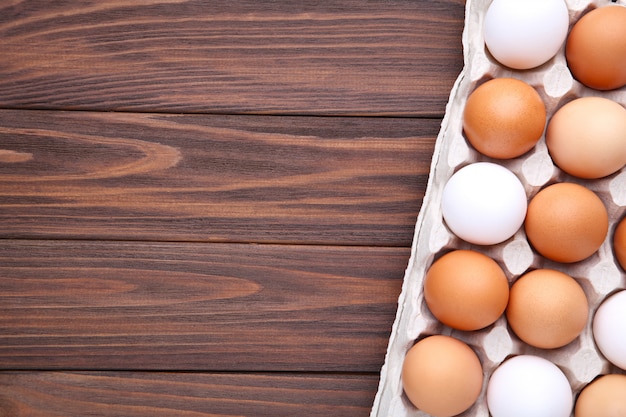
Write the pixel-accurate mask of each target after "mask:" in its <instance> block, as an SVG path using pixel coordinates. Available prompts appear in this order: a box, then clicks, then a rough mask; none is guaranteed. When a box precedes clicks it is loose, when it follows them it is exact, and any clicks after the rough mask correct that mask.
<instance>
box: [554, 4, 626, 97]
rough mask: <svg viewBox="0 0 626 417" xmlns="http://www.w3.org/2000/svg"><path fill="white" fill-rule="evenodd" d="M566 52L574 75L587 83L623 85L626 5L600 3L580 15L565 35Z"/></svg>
mask: <svg viewBox="0 0 626 417" xmlns="http://www.w3.org/2000/svg"><path fill="white" fill-rule="evenodd" d="M565 56H566V58H567V65H568V67H569V68H570V70H571V71H572V74H573V75H574V77H575V78H576V79H577V80H578V81H580V82H581V83H583V84H585V85H586V86H587V87H591V88H595V89H597V90H612V89H615V88H620V87H622V86H624V85H626V7H624V6H619V5H610V6H605V7H600V8H597V9H594V10H592V11H590V12H589V13H587V14H585V15H584V16H583V17H581V18H580V20H578V22H576V24H574V26H573V27H572V30H571V31H570V33H569V35H568V37H567V42H566V45H565Z"/></svg>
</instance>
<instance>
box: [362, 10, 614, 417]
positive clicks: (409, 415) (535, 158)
mask: <svg viewBox="0 0 626 417" xmlns="http://www.w3.org/2000/svg"><path fill="white" fill-rule="evenodd" d="M490 3H491V0H468V1H467V2H466V14H465V28H464V31H463V51H464V60H465V61H464V63H465V65H464V68H463V71H462V72H461V74H460V75H459V77H458V78H457V80H456V82H455V84H454V87H453V89H452V91H451V94H450V99H449V101H448V104H447V106H446V113H445V116H444V119H443V121H442V125H441V130H440V132H439V135H438V137H437V142H436V144H435V150H434V154H433V160H432V162H431V170H430V177H429V182H428V186H427V190H426V195H425V197H424V202H423V205H422V208H421V210H420V213H419V216H418V219H417V222H416V226H415V232H414V238H413V244H412V249H411V258H410V260H409V263H408V266H407V269H406V271H405V276H404V281H403V287H402V292H401V294H400V297H399V300H398V311H397V314H396V319H395V322H394V324H393V327H392V333H391V337H390V339H389V345H388V349H387V354H386V358H385V364H384V365H383V368H382V369H381V375H380V382H379V388H378V392H377V395H376V398H375V401H374V405H373V408H372V411H371V417H386V416H393V417H404V416H406V417H423V416H428V414H426V413H424V412H422V411H420V410H417V409H416V408H415V407H414V406H413V405H412V404H411V403H410V402H409V401H408V399H407V398H406V396H405V394H404V393H403V389H402V381H401V371H402V364H403V360H404V356H405V354H406V352H407V351H408V350H409V348H410V347H411V346H413V344H414V343H415V342H417V341H419V340H420V339H423V338H424V337H427V336H430V335H434V334H444V335H450V336H453V337H455V338H457V339H459V340H462V341H464V342H466V343H467V344H468V345H469V346H470V347H472V348H473V349H474V351H475V352H476V353H477V354H478V357H479V358H480V360H481V363H482V365H483V372H484V376H485V378H484V382H483V387H482V391H481V394H480V397H479V399H478V401H477V402H476V403H475V404H474V406H472V407H471V408H470V409H469V410H467V411H465V412H464V413H462V414H460V415H459V416H461V417H487V416H489V411H488V408H487V404H486V399H485V392H486V387H487V383H488V381H489V377H490V375H491V374H492V373H493V371H494V370H495V369H496V368H497V367H498V366H499V365H500V364H501V363H502V362H503V361H504V360H506V359H507V358H509V357H511V356H515V355H520V354H532V355H537V356H541V357H544V358H546V359H548V360H550V361H552V362H553V363H554V364H556V365H557V366H558V367H559V368H560V369H561V370H562V371H563V372H564V373H565V375H566V377H567V378H568V380H569V382H570V384H571V387H572V390H573V393H574V395H575V396H576V395H577V394H578V393H579V392H580V390H582V388H584V386H585V385H587V384H588V383H589V382H591V381H592V380H593V379H594V378H596V377H597V376H598V375H601V374H606V373H621V374H624V373H626V372H625V371H623V370H621V369H619V368H617V367H616V366H613V365H612V364H610V363H609V362H608V361H607V360H606V359H605V358H604V357H603V356H602V355H601V354H600V353H599V352H598V350H597V348H596V346H595V343H594V340H593V334H592V330H591V323H592V318H593V314H594V312H595V310H596V309H597V307H598V306H599V305H600V303H601V302H602V301H603V300H604V299H605V298H606V297H607V296H608V295H610V294H612V293H614V292H616V291H618V290H619V289H623V288H626V273H625V272H624V271H623V270H622V269H620V268H619V267H618V266H617V263H616V260H615V258H614V253H613V249H612V237H613V231H614V229H615V226H616V224H617V223H618V221H619V220H620V219H622V218H623V217H624V216H625V215H626V168H622V169H621V170H620V171H619V172H617V173H615V174H613V175H611V176H608V177H606V178H602V179H598V180H582V179H579V178H576V177H573V176H571V175H568V174H566V173H564V172H563V171H561V170H560V169H559V168H558V167H556V166H555V165H554V163H553V162H552V159H551V158H550V155H549V153H548V149H547V147H546V144H545V136H543V137H542V138H541V139H540V141H539V142H538V143H537V145H536V146H535V147H534V148H533V149H532V150H531V151H529V152H528V153H526V154H525V155H522V156H521V157H518V158H514V159H511V160H495V159H492V158H489V157H486V156H484V155H481V154H480V153H478V152H477V151H476V150H475V149H473V148H472V147H471V146H470V145H469V144H468V142H467V141H466V140H465V138H464V136H463V126H462V123H463V117H462V113H463V109H464V104H465V102H466V100H467V97H468V96H469V94H470V93H471V92H472V91H473V90H474V89H475V88H476V87H477V86H479V85H480V84H482V83H483V82H485V81H488V80H489V79H492V78H503V77H512V78H517V79H520V80H522V81H525V82H527V83H528V84H530V85H531V86H533V87H534V88H535V89H536V90H537V91H538V92H539V94H540V96H541V97H542V99H543V101H544V103H545V105H546V110H547V116H548V120H550V117H551V116H552V115H553V114H554V112H555V111H556V110H558V109H559V108H560V107H561V106H563V105H564V104H566V103H567V102H569V101H571V100H573V99H576V98H579V97H586V96H601V97H606V98H609V99H611V100H614V101H616V102H618V103H620V104H621V105H622V106H625V107H626V87H623V88H621V89H618V90H614V91H608V92H601V91H597V90H593V89H590V88H588V87H585V86H584V85H582V84H580V83H579V82H578V81H576V80H575V79H574V78H573V77H572V75H571V73H570V71H569V69H568V67H567V62H566V59H565V51H564V46H563V47H561V49H560V50H559V52H558V53H557V55H556V56H555V57H554V58H552V59H551V60H550V61H548V62H547V63H545V64H543V65H541V66H540V67H538V68H534V69H531V70H524V71H519V70H512V69H509V68H506V67H504V66H502V65H500V64H499V63H498V62H497V61H496V60H495V59H493V57H492V56H491V55H490V54H489V52H488V51H487V50H486V47H485V45H484V41H483V35H482V25H483V18H484V15H485V12H486V11H487V8H488V6H489V4H490ZM566 3H567V6H568V9H569V14H570V29H571V27H572V25H573V24H574V23H575V22H576V21H577V20H578V19H579V18H580V17H581V16H582V15H583V14H585V13H586V12H588V11H590V10H591V9H594V8H597V7H602V6H606V5H609V4H612V3H615V2H611V1H608V0H604V1H601V0H592V1H589V0H566ZM617 4H621V5H626V0H620V1H618V2H617ZM480 161H489V162H495V163H498V164H500V165H502V166H505V167H506V168H508V169H510V170H511V171H512V172H514V173H515V174H516V175H517V176H518V177H519V178H520V180H521V181H522V183H523V184H524V187H525V190H526V193H527V196H528V199H529V200H530V199H531V198H532V197H533V196H534V195H535V194H536V193H537V192H538V191H539V190H540V189H542V188H543V187H545V186H547V185H550V184H552V183H557V182H575V183H578V184H581V185H584V186H585V187H587V188H589V189H591V190H592V191H594V192H595V193H596V194H597V195H598V196H599V197H600V198H601V199H602V201H603V202H604V204H605V206H606V208H607V211H608V213H609V219H610V230H609V234H608V236H607V239H606V240H605V242H604V243H603V245H602V246H601V248H600V249H599V250H598V251H597V252H596V253H595V254H594V255H593V256H591V257H590V258H588V259H586V260H583V261H580V262H577V263H574V264H561V263H558V262H554V261H550V260H548V259H546V258H543V257H542V256H541V255H538V254H537V253H536V252H535V251H533V249H532V248H531V246H530V244H529V243H528V241H527V239H526V236H525V234H524V230H523V227H522V228H521V229H520V230H519V231H518V232H517V233H516V234H515V235H514V236H513V237H511V238H510V239H508V240H507V241H505V242H503V243H500V244H497V245H490V246H476V245H471V244H469V243H467V242H464V241H462V240H460V239H459V238H458V237H456V236H455V235H454V234H452V233H451V232H450V231H449V229H448V228H447V227H446V225H445V223H444V221H443V217H442V214H441V208H440V204H441V195H442V192H443V186H444V185H445V184H446V182H447V180H448V179H449V178H450V177H451V176H452V174H453V173H454V172H456V171H457V170H458V169H460V168H462V167H463V166H465V165H468V164H470V163H474V162H480ZM454 249H474V250H477V251H479V252H482V253H484V254H486V255H488V256H490V257H491V258H493V259H494V260H496V261H497V262H498V263H499V264H500V265H501V266H502V267H503V269H504V271H505V273H506V274H507V278H508V279H509V282H510V283H512V282H514V281H515V280H516V279H517V278H518V277H519V276H520V275H522V274H523V273H525V272H526V271H528V270H531V269H536V268H551V269H557V270H560V271H562V272H565V273H566V274H568V275H570V276H572V277H573V278H575V279H576V280H577V281H578V282H579V283H580V284H581V286H582V287H583V290H584V291H585V294H586V295H587V298H588V301H589V307H590V314H589V320H588V323H587V326H586V327H585V329H584V330H583V332H582V333H581V335H580V336H579V337H578V338H577V339H576V340H574V341H573V342H572V343H570V344H568V345H566V346H564V347H562V348H558V349H550V350H546V349H539V348H534V347H532V346H529V345H527V344H525V343H523V342H522V341H520V340H519V339H518V338H517V336H515V334H514V333H513V332H512V331H511V329H510V328H509V327H508V325H507V322H506V318H505V317H504V316H503V317H500V319H498V321H496V322H495V323H494V324H492V325H491V326H488V327H487V328H485V329H482V330H479V331H473V332H463V331H458V330H453V329H451V328H449V327H446V326H444V325H443V324H442V323H440V322H439V321H438V320H437V319H435V318H434V317H433V315H432V314H431V313H430V311H429V310H428V307H427V306H426V303H425V302H424V297H423V294H422V285H423V279H424V276H425V274H426V272H427V270H428V268H429V267H430V265H431V264H432V263H433V261H434V260H435V259H437V258H438V257H440V256H441V255H443V254H444V253H446V252H449V251H451V250H454Z"/></svg>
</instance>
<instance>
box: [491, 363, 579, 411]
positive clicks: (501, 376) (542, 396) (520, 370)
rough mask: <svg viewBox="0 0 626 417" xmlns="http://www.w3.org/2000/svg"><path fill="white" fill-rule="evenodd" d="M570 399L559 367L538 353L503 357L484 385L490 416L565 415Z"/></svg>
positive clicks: (571, 403)
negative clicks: (537, 354) (485, 386)
mask: <svg viewBox="0 0 626 417" xmlns="http://www.w3.org/2000/svg"><path fill="white" fill-rule="evenodd" d="M573 403H574V399H573V394H572V388H571V386H570V385H569V381H568V380H567V377H566V376H565V374H563V371H561V370H560V369H559V368H558V367H557V366H556V365H555V364H553V363H552V362H550V361H548V360H547V359H544V358H542V357H539V356H534V355H519V356H514V357H512V358H510V359H508V360H506V361H504V362H503V363H502V364H501V365H500V366H499V367H498V368H496V370H495V371H494V372H493V374H492V375H491V378H490V379H489V383H488V385H487V406H488V408H489V411H490V413H491V414H490V415H491V416H492V417H569V416H570V413H571V412H572V406H573Z"/></svg>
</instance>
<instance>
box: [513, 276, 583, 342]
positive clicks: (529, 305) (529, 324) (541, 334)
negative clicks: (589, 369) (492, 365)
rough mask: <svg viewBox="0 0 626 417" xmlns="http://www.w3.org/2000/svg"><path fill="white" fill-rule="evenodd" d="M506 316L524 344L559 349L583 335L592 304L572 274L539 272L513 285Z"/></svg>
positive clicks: (521, 278) (523, 277) (520, 279)
mask: <svg viewBox="0 0 626 417" xmlns="http://www.w3.org/2000/svg"><path fill="white" fill-rule="evenodd" d="M506 317H507V320H508V323H509V325H510V326H511V328H512V329H513V332H514V333H515V334H516V335H517V336H518V337H519V338H520V339H522V340H523V341H524V342H526V343H528V344H529V345H531V346H535V347H538V348H541V349H555V348H559V347H562V346H565V345H567V344H568V343H570V342H572V341H573V340H574V339H575V338H577V337H578V336H579V335H580V333H581V332H582V330H583V329H584V328H585V325H586V324H587V318H588V317H589V303H588V302H587V297H586V296H585V292H584V291H583V289H582V287H581V286H580V285H579V284H578V283H577V282H576V280H575V279H573V278H572V277H570V276H569V275H567V274H565V273H563V272H560V271H556V270H552V269H536V270H533V271H531V272H528V273H526V274H525V275H523V276H522V277H520V278H519V279H518V280H517V281H515V282H514V283H513V286H512V287H511V295H510V299H509V304H508V306H507V309H506Z"/></svg>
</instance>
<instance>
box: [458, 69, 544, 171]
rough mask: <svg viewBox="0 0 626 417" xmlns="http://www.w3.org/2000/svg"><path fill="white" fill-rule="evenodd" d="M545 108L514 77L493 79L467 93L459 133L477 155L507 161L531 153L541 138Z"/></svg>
mask: <svg viewBox="0 0 626 417" xmlns="http://www.w3.org/2000/svg"><path fill="white" fill-rule="evenodd" d="M545 124H546V107H545V105H544V103H543V101H542V99H541V96H539V93H537V91H536V90H535V89H534V88H533V87H532V86H530V85H529V84H527V83H525V82H523V81H520V80H518V79H515V78H495V79H492V80H489V81H487V82H485V83H484V84H481V85H480V86H479V87H478V88H476V90H474V91H473V92H472V94H470V96H469V97H468V99H467V103H466V105H465V110H464V113H463V130H464V133H465V136H466V137H467V139H468V141H469V142H470V143H471V144H472V146H474V148H476V149H477V150H478V151H479V152H480V153H482V154H483V155H486V156H490V157H492V158H498V159H509V158H515V157H518V156H520V155H523V154H525V153H526V152H528V151H529V150H531V149H532V148H533V147H534V146H535V144H536V143H537V142H538V141H539V139H540V138H541V136H542V135H543V131H544V129H545Z"/></svg>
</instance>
